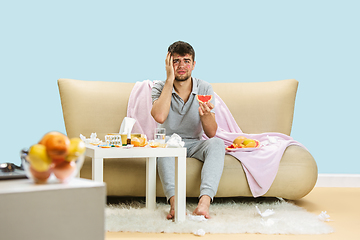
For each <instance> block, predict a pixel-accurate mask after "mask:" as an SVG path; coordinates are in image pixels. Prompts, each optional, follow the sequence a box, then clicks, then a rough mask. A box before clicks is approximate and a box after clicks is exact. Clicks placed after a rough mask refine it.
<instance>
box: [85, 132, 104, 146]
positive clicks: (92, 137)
mask: <svg viewBox="0 0 360 240" xmlns="http://www.w3.org/2000/svg"><path fill="white" fill-rule="evenodd" d="M80 139H81V140H82V141H83V142H84V143H90V144H100V143H101V142H102V141H101V140H100V139H99V138H97V135H96V133H91V135H90V138H86V137H85V136H84V135H82V134H80Z"/></svg>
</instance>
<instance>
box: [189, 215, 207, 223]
mask: <svg viewBox="0 0 360 240" xmlns="http://www.w3.org/2000/svg"><path fill="white" fill-rule="evenodd" d="M187 217H188V219H189V220H192V221H195V222H203V221H207V220H208V219H206V218H205V216H204V215H191V214H188V215H187Z"/></svg>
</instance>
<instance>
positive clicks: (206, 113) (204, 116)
mask: <svg viewBox="0 0 360 240" xmlns="http://www.w3.org/2000/svg"><path fill="white" fill-rule="evenodd" d="M199 104H200V106H199V114H200V120H201V124H202V127H203V129H204V132H205V134H206V136H208V137H209V138H212V137H214V136H215V134H216V130H217V127H218V126H217V123H216V120H215V113H212V112H211V109H213V108H214V105H213V104H212V103H211V102H208V103H199Z"/></svg>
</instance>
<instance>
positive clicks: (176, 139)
mask: <svg viewBox="0 0 360 240" xmlns="http://www.w3.org/2000/svg"><path fill="white" fill-rule="evenodd" d="M166 145H167V147H170V148H171V147H172V148H180V147H184V145H185V142H184V141H182V140H181V137H180V136H179V135H178V134H176V133H173V135H171V137H170V138H169V140H168V141H167V142H166Z"/></svg>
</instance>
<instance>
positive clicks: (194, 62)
mask: <svg viewBox="0 0 360 240" xmlns="http://www.w3.org/2000/svg"><path fill="white" fill-rule="evenodd" d="M195 64H196V61H194V63H193V66H192V69H191V71H192V70H194V68H195Z"/></svg>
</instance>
